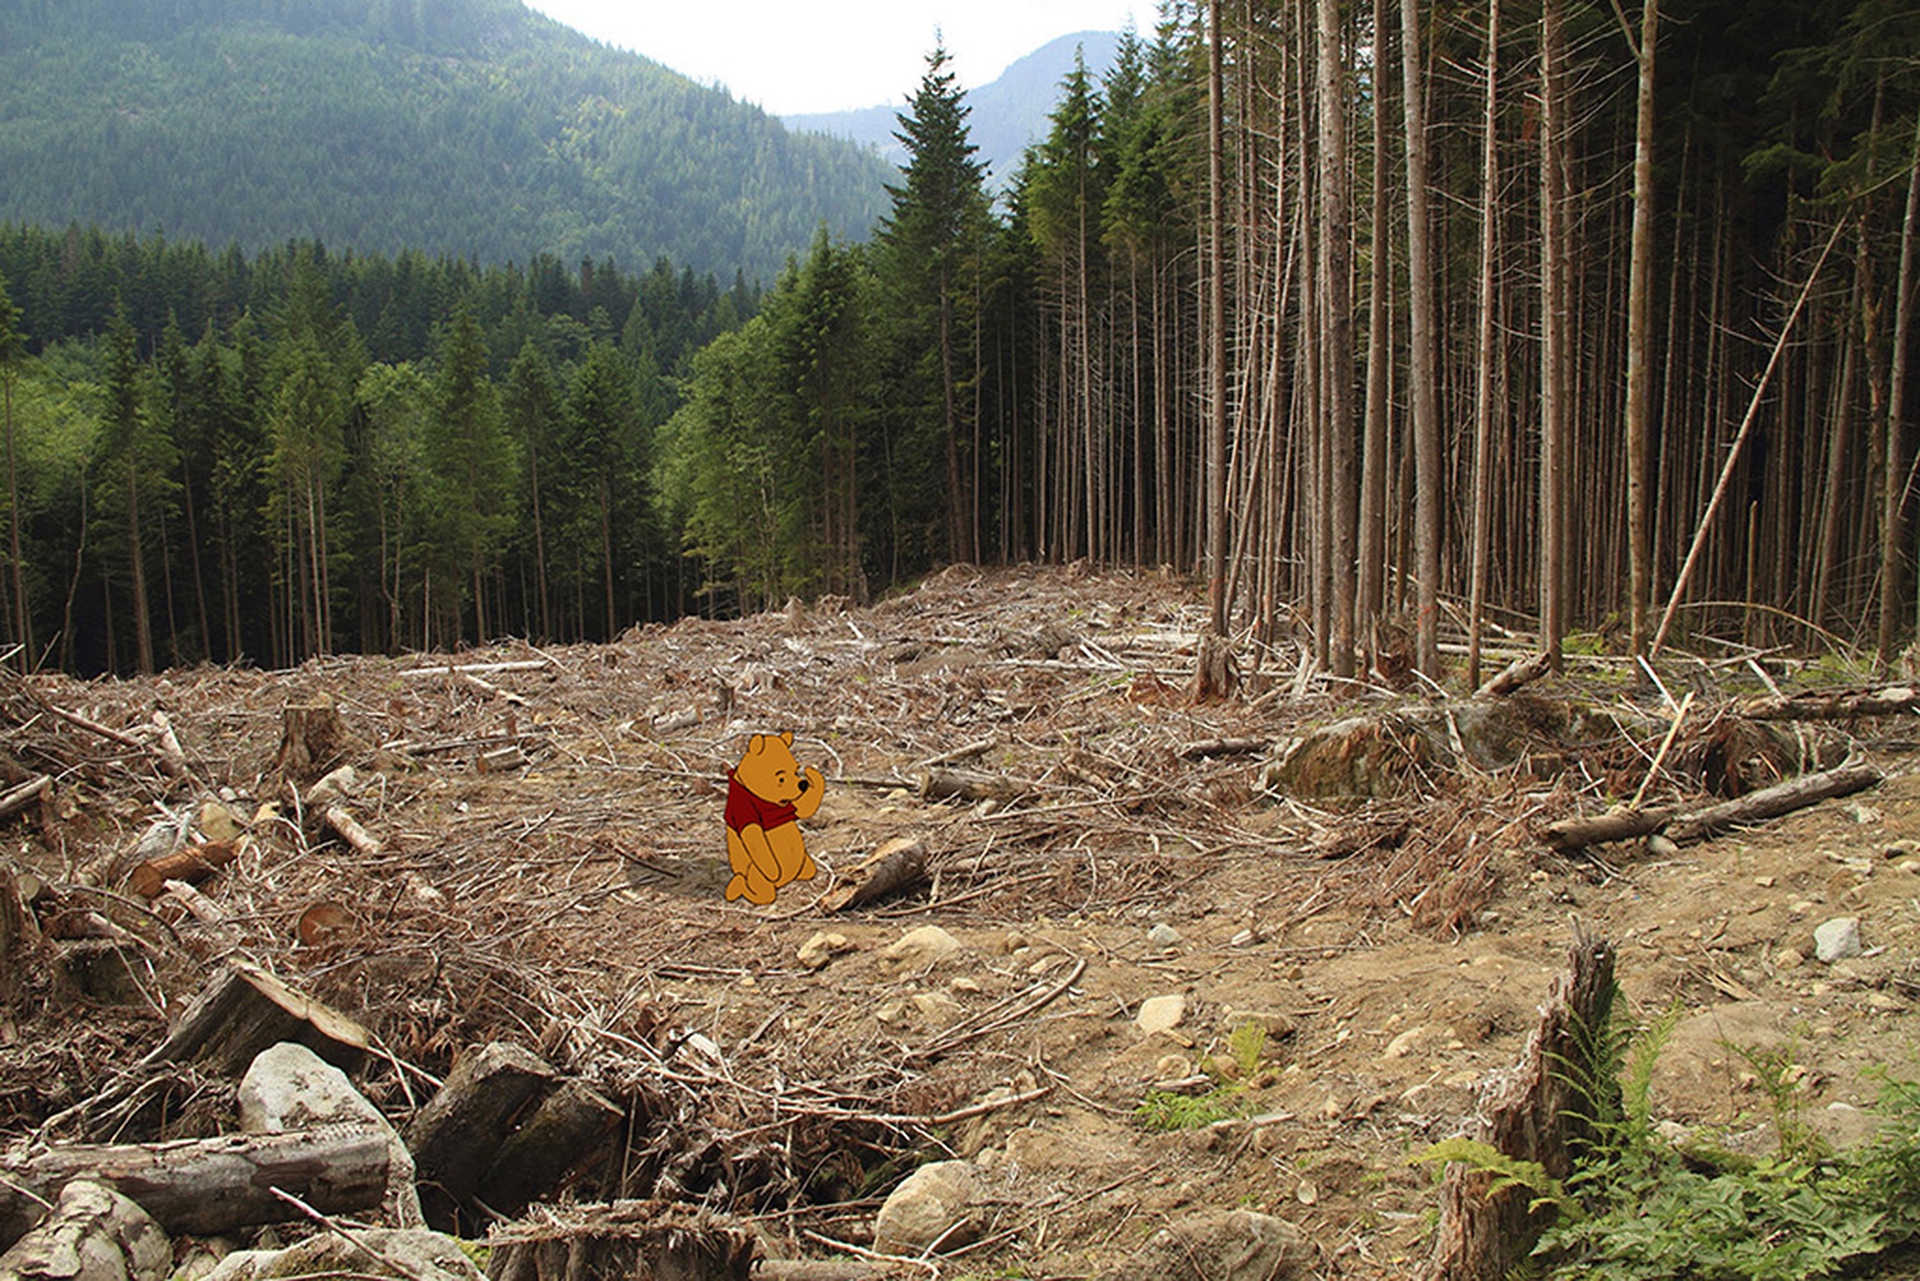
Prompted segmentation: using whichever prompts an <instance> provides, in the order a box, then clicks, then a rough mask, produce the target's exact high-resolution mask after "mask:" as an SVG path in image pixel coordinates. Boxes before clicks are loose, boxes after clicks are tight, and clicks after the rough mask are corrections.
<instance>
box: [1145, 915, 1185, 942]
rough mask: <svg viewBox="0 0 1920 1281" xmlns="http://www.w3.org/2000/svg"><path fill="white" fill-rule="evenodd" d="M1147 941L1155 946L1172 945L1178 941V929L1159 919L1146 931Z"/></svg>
mask: <svg viewBox="0 0 1920 1281" xmlns="http://www.w3.org/2000/svg"><path fill="white" fill-rule="evenodd" d="M1147 942H1149V943H1151V944H1153V945H1154V946H1155V947H1173V946H1175V945H1176V944H1178V943H1179V942H1180V931H1179V930H1176V929H1174V928H1173V926H1171V925H1168V924H1167V923H1166V922H1165V921H1159V922H1156V923H1155V924H1154V927H1153V928H1152V929H1150V930H1148V931H1147Z"/></svg>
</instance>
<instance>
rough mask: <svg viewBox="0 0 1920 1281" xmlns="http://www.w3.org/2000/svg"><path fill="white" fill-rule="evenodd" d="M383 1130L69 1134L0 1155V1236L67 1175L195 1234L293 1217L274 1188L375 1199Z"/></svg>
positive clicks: (341, 1209) (27, 1219)
mask: <svg viewBox="0 0 1920 1281" xmlns="http://www.w3.org/2000/svg"><path fill="white" fill-rule="evenodd" d="M388 1159H389V1158H388V1151H387V1138H386V1136H385V1135H384V1134H382V1133H381V1132H380V1131H379V1130H377V1129H375V1128H374V1127H372V1126H345V1125H336V1126H325V1127H322V1128H319V1129H310V1130H294V1131H290V1132H288V1133H286V1134H229V1135H223V1136H221V1137H219V1138H214V1139H182V1140H178V1141H176V1142H171V1143H115V1144H74V1145H71V1146H63V1147H57V1148H50V1149H45V1150H42V1151H40V1152H38V1153H35V1154H34V1155H31V1156H25V1157H22V1156H15V1155H7V1156H3V1157H0V1241H4V1242H5V1243H7V1244H11V1243H12V1242H13V1241H16V1240H18V1239H19V1237H20V1235H21V1234H22V1233H24V1232H26V1231H27V1230H28V1229H29V1228H31V1227H32V1226H33V1224H34V1223H35V1222H37V1221H38V1220H39V1218H40V1216H41V1214H42V1212H43V1208H44V1207H43V1205H42V1204H41V1203H42V1202H50V1201H52V1200H53V1199H54V1198H55V1197H57V1196H58V1195H59V1192H60V1189H61V1188H63V1187H65V1186H66V1185H67V1184H68V1183H70V1182H72V1181H73V1180H75V1179H93V1180H95V1181H97V1182H100V1183H105V1184H107V1185H108V1186H110V1187H112V1188H114V1189H115V1190H117V1191H118V1192H120V1193H121V1195H123V1196H126V1197H130V1198H131V1199H132V1200H134V1201H135V1202H136V1203H138V1204H139V1206H140V1208H141V1209H143V1210H145V1211H146V1212H147V1213H148V1214H150V1215H152V1216H153V1217H154V1219H155V1220H157V1221H158V1222H159V1224H160V1226H161V1227H163V1228H165V1229H166V1230H167V1231H168V1232H174V1233H178V1232H191V1233H194V1234H195V1235H199V1236H210V1235H213V1234H215V1233H221V1232H231V1231H233V1230H234V1229H236V1228H243V1227H249V1226H252V1225H254V1224H259V1223H279V1222H283V1221H285V1220H287V1219H289V1218H292V1217H294V1215H293V1212H292V1211H290V1210H289V1209H288V1208H287V1205H286V1203H285V1202H283V1201H281V1200H280V1199H278V1198H277V1197H275V1196H274V1195H273V1192H272V1189H273V1188H276V1187H277V1188H281V1189H283V1190H285V1191H287V1192H291V1193H293V1194H294V1195H295V1196H298V1197H300V1198H301V1199H302V1200H304V1201H306V1202H307V1203H309V1204H310V1205H312V1206H314V1207H315V1208H317V1209H319V1210H321V1211H322V1212H323V1213H327V1214H347V1213H353V1212H356V1211H360V1210H367V1209H371V1208H373V1207H374V1206H377V1205H379V1204H380V1198H381V1197H382V1196H384V1195H385V1194H386V1190H387V1162H388Z"/></svg>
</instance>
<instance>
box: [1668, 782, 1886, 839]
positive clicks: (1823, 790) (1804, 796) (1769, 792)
mask: <svg viewBox="0 0 1920 1281" xmlns="http://www.w3.org/2000/svg"><path fill="white" fill-rule="evenodd" d="M1879 781H1880V771H1879V770H1877V769H1875V768H1874V767H1873V766H1871V765H1864V764H1860V765H1842V766H1841V767H1840V768H1839V769H1830V770H1827V771H1825V772H1824V773H1820V774H1803V775H1801V776H1800V777H1799V778H1796V779H1792V780H1790V781H1788V782H1785V783H1780V784H1777V785H1775V786H1773V787H1766V788H1762V789H1761V790H1759V791H1757V792H1748V793H1747V794H1746V795H1745V796H1741V797H1737V798H1735V799H1734V800H1731V801H1725V802H1722V803H1721V804H1719V805H1710V806H1708V807H1707V808H1706V809H1702V810H1694V811H1692V812H1690V813H1687V814H1682V815H1680V816H1679V817H1677V818H1675V819H1674V820H1673V821H1672V822H1670V823H1668V824H1667V825H1666V828H1665V834H1666V836H1667V839H1669V840H1672V841H1677V842H1678V843H1680V844H1682V845H1685V844H1686V843H1687V842H1688V841H1700V840H1705V839H1706V838H1707V837H1709V836H1712V835H1713V834H1714V833H1715V832H1719V831H1723V830H1724V829H1726V828H1729V827H1737V826H1739V825H1740V824H1742V823H1758V822H1761V821H1763V820H1765V819H1769V818H1778V817H1780V816H1781V815H1782V814H1791V813H1792V812H1793V811H1795V810H1798V809H1805V808H1806V807H1807V806H1809V805H1814V804H1818V803H1819V802H1821V801H1825V800H1831V799H1833V798H1834V797H1836V796H1851V795H1853V794H1854V793H1855V792H1862V791H1865V790H1866V789H1867V788H1869V787H1872V786H1873V785H1874V784H1875V783H1878V782H1879Z"/></svg>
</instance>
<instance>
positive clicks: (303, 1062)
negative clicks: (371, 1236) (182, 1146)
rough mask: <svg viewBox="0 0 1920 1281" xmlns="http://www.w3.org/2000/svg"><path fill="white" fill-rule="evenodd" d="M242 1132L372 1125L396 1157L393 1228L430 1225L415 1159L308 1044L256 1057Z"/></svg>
mask: <svg viewBox="0 0 1920 1281" xmlns="http://www.w3.org/2000/svg"><path fill="white" fill-rule="evenodd" d="M239 1102H240V1128H241V1129H243V1130H245V1131H247V1132H248V1133H249V1134H283V1133H286V1132H288V1131H290V1130H305V1129H309V1128H311V1127H314V1126H319V1125H371V1126H374V1127H375V1128H377V1129H379V1130H380V1131H381V1132H383V1133H384V1134H385V1135H386V1136H387V1149H388V1151H389V1152H390V1153H391V1154H392V1157H391V1160H390V1162H389V1164H388V1166H387V1169H388V1181H387V1194H386V1196H385V1197H384V1198H383V1199H382V1201H381V1205H380V1208H381V1212H382V1214H384V1215H385V1216H386V1218H387V1220H388V1222H390V1223H392V1224H393V1225H394V1226H395V1227H402V1228H417V1227H421V1226H423V1225H424V1224H425V1222H426V1220H425V1219H424V1218H423V1217H422V1215H421V1213H420V1196H419V1193H418V1192H417V1191H415V1189H414V1183H413V1177H414V1168H413V1154H412V1153H410V1152H408V1151H407V1145H406V1144H405V1143H403V1142H401V1140H400V1135H399V1134H398V1133H397V1132H396V1131H395V1130H394V1128H393V1126H392V1125H390V1124H389V1123H388V1121H387V1118H386V1117H385V1116H383V1115H382V1114H381V1112H380V1109H379V1108H377V1107H375V1106H373V1104H372V1103H370V1102H368V1101H367V1099H366V1096H364V1095H362V1094H361V1093H360V1092H359V1091H358V1090H356V1089H354V1088H353V1084H352V1082H350V1081H348V1080H347V1074H346V1073H344V1072H342V1071H341V1070H340V1069H339V1068H337V1067H335V1066H333V1064H331V1063H328V1062H327V1061H326V1060H324V1059H322V1058H321V1057H320V1056H319V1055H317V1054H315V1053H314V1052H313V1051H312V1050H310V1049H308V1048H307V1047H306V1046H304V1045H296V1044H294V1043H293V1042H291V1041H282V1042H280V1044H278V1045H273V1046H269V1047H268V1048H266V1049H264V1050H262V1051H261V1052H260V1053H259V1054H258V1055H256V1056H254V1060H253V1064H252V1066H250V1067H249V1068H248V1069H247V1074H246V1076H245V1077H243V1078H242V1079H241V1081H240V1100H239Z"/></svg>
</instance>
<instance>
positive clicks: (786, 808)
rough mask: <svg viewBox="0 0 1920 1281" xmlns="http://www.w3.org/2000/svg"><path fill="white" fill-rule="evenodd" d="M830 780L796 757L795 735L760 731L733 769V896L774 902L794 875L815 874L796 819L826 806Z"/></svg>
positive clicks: (730, 836)
mask: <svg viewBox="0 0 1920 1281" xmlns="http://www.w3.org/2000/svg"><path fill="white" fill-rule="evenodd" d="M825 790H826V780H825V779H823V778H821V777H820V771H819V770H817V769H814V768H813V767H812V766H808V767H807V768H806V769H805V770H802V769H801V768H800V766H799V765H798V764H797V763H796V762H795V761H794V759H793V735H792V734H790V733H788V734H781V735H778V736H777V737H776V736H775V735H772V734H755V735H754V736H753V741H752V742H751V743H749V744H747V753H746V755H745V756H742V757H741V758H740V763H739V764H738V765H736V766H735V767H734V768H733V769H731V770H729V771H728V773H727V810H726V820H727V861H728V862H729V863H730V864H732V866H733V879H732V880H730V881H728V882H727V901H728V902H732V901H733V900H734V899H737V898H744V899H746V900H747V901H748V902H749V903H759V904H762V905H765V904H767V903H771V902H773V896H774V892H775V891H777V890H778V889H779V888H780V887H781V886H782V885H785V884H787V883H788V882H790V881H806V880H811V879H813V873H814V866H813V859H812V858H811V857H809V856H808V854H807V846H806V842H805V840H804V839H803V838H802V837H801V835H800V825H799V823H798V822H797V821H796V820H798V819H803V818H812V817H813V815H814V811H815V810H818V809H819V808H820V797H821V794H822V793H823V792H824V791H825Z"/></svg>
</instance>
